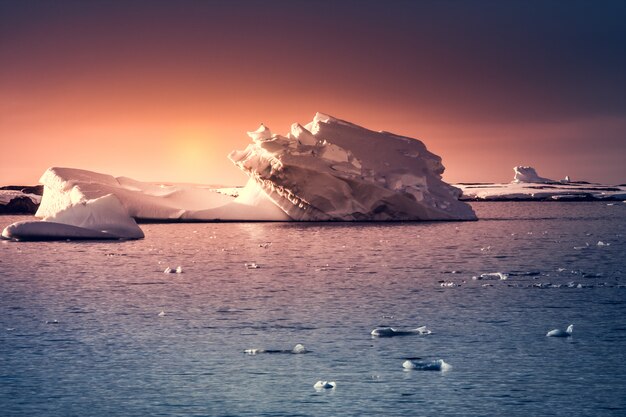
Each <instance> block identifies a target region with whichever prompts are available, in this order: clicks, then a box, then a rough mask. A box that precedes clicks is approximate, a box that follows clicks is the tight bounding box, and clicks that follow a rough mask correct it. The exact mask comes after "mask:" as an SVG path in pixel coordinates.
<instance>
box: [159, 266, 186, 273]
mask: <svg viewBox="0 0 626 417" xmlns="http://www.w3.org/2000/svg"><path fill="white" fill-rule="evenodd" d="M163 273H164V274H182V273H183V267H182V266H180V265H179V266H177V267H176V268H170V267H169V266H168V267H167V268H165V270H164V271H163Z"/></svg>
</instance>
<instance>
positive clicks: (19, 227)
mask: <svg viewBox="0 0 626 417" xmlns="http://www.w3.org/2000/svg"><path fill="white" fill-rule="evenodd" d="M2 236H3V237H5V238H7V239H16V240H66V239H141V238H143V237H144V234H143V232H142V230H141V229H140V228H139V226H137V223H136V222H135V220H133V219H132V218H131V217H130V216H129V214H128V212H127V211H126V208H124V206H123V205H122V204H121V203H120V201H119V200H118V199H117V198H116V197H115V196H114V195H112V194H108V195H105V196H102V197H99V198H96V199H93V200H81V201H79V202H77V203H75V204H73V205H70V206H68V207H66V208H64V209H62V210H59V211H57V212H55V213H54V214H52V215H50V216H48V217H45V218H44V219H43V220H42V221H23V222H17V223H13V224H11V225H9V226H7V227H6V228H5V229H4V230H3V231H2Z"/></svg>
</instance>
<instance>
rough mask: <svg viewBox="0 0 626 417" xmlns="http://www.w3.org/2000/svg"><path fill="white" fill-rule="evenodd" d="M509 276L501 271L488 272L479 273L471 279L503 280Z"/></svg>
mask: <svg viewBox="0 0 626 417" xmlns="http://www.w3.org/2000/svg"><path fill="white" fill-rule="evenodd" d="M508 278H509V274H505V273H503V272H488V273H484V274H480V275H478V276H473V277H472V279H473V280H498V279H499V280H501V281H504V280H506V279H508Z"/></svg>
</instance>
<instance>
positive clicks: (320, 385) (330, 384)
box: [313, 381, 337, 390]
mask: <svg viewBox="0 0 626 417" xmlns="http://www.w3.org/2000/svg"><path fill="white" fill-rule="evenodd" d="M336 386H337V383H336V382H335V381H317V382H316V383H315V385H313V388H315V389H316V390H324V389H335V387H336Z"/></svg>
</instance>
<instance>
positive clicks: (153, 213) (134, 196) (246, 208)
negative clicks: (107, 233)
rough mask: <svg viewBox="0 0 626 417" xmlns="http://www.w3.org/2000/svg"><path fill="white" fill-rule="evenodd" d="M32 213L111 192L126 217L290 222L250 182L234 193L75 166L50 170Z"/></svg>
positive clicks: (50, 211)
mask: <svg viewBox="0 0 626 417" xmlns="http://www.w3.org/2000/svg"><path fill="white" fill-rule="evenodd" d="M39 181H40V182H41V183H42V184H43V185H44V194H43V198H42V200H41V205H40V206H39V210H38V211H37V213H36V215H37V216H38V217H46V216H51V215H54V214H55V213H57V212H58V211H60V210H63V209H65V208H67V207H70V206H72V205H73V204H76V203H78V202H81V201H86V200H91V199H94V198H98V197H101V196H103V195H106V194H113V195H115V196H116V197H117V198H118V199H119V201H120V202H121V203H122V205H123V206H124V207H125V208H126V210H127V211H128V213H129V215H130V216H132V217H134V218H137V219H151V220H233V221H234V220H244V221H245V220H261V221H263V220H274V221H285V220H289V218H288V217H287V215H286V214H285V213H284V212H283V211H282V210H280V209H279V208H278V207H276V205H275V204H273V203H272V201H271V200H270V199H268V198H267V196H266V195H265V193H264V192H263V191H262V190H261V189H260V188H259V187H258V186H256V184H255V183H254V182H252V181H250V182H248V184H247V185H246V187H244V188H242V189H240V190H239V193H238V197H233V196H232V195H227V194H224V193H220V192H217V190H216V189H214V188H211V187H207V186H199V185H197V186H194V185H160V184H154V183H148V182H141V181H136V180H133V179H131V178H126V177H117V178H116V177H113V176H111V175H106V174H100V173H97V172H91V171H86V170H82V169H74V168H50V169H48V170H47V171H46V172H45V173H44V174H43V176H42V177H41V179H40V180H39Z"/></svg>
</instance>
